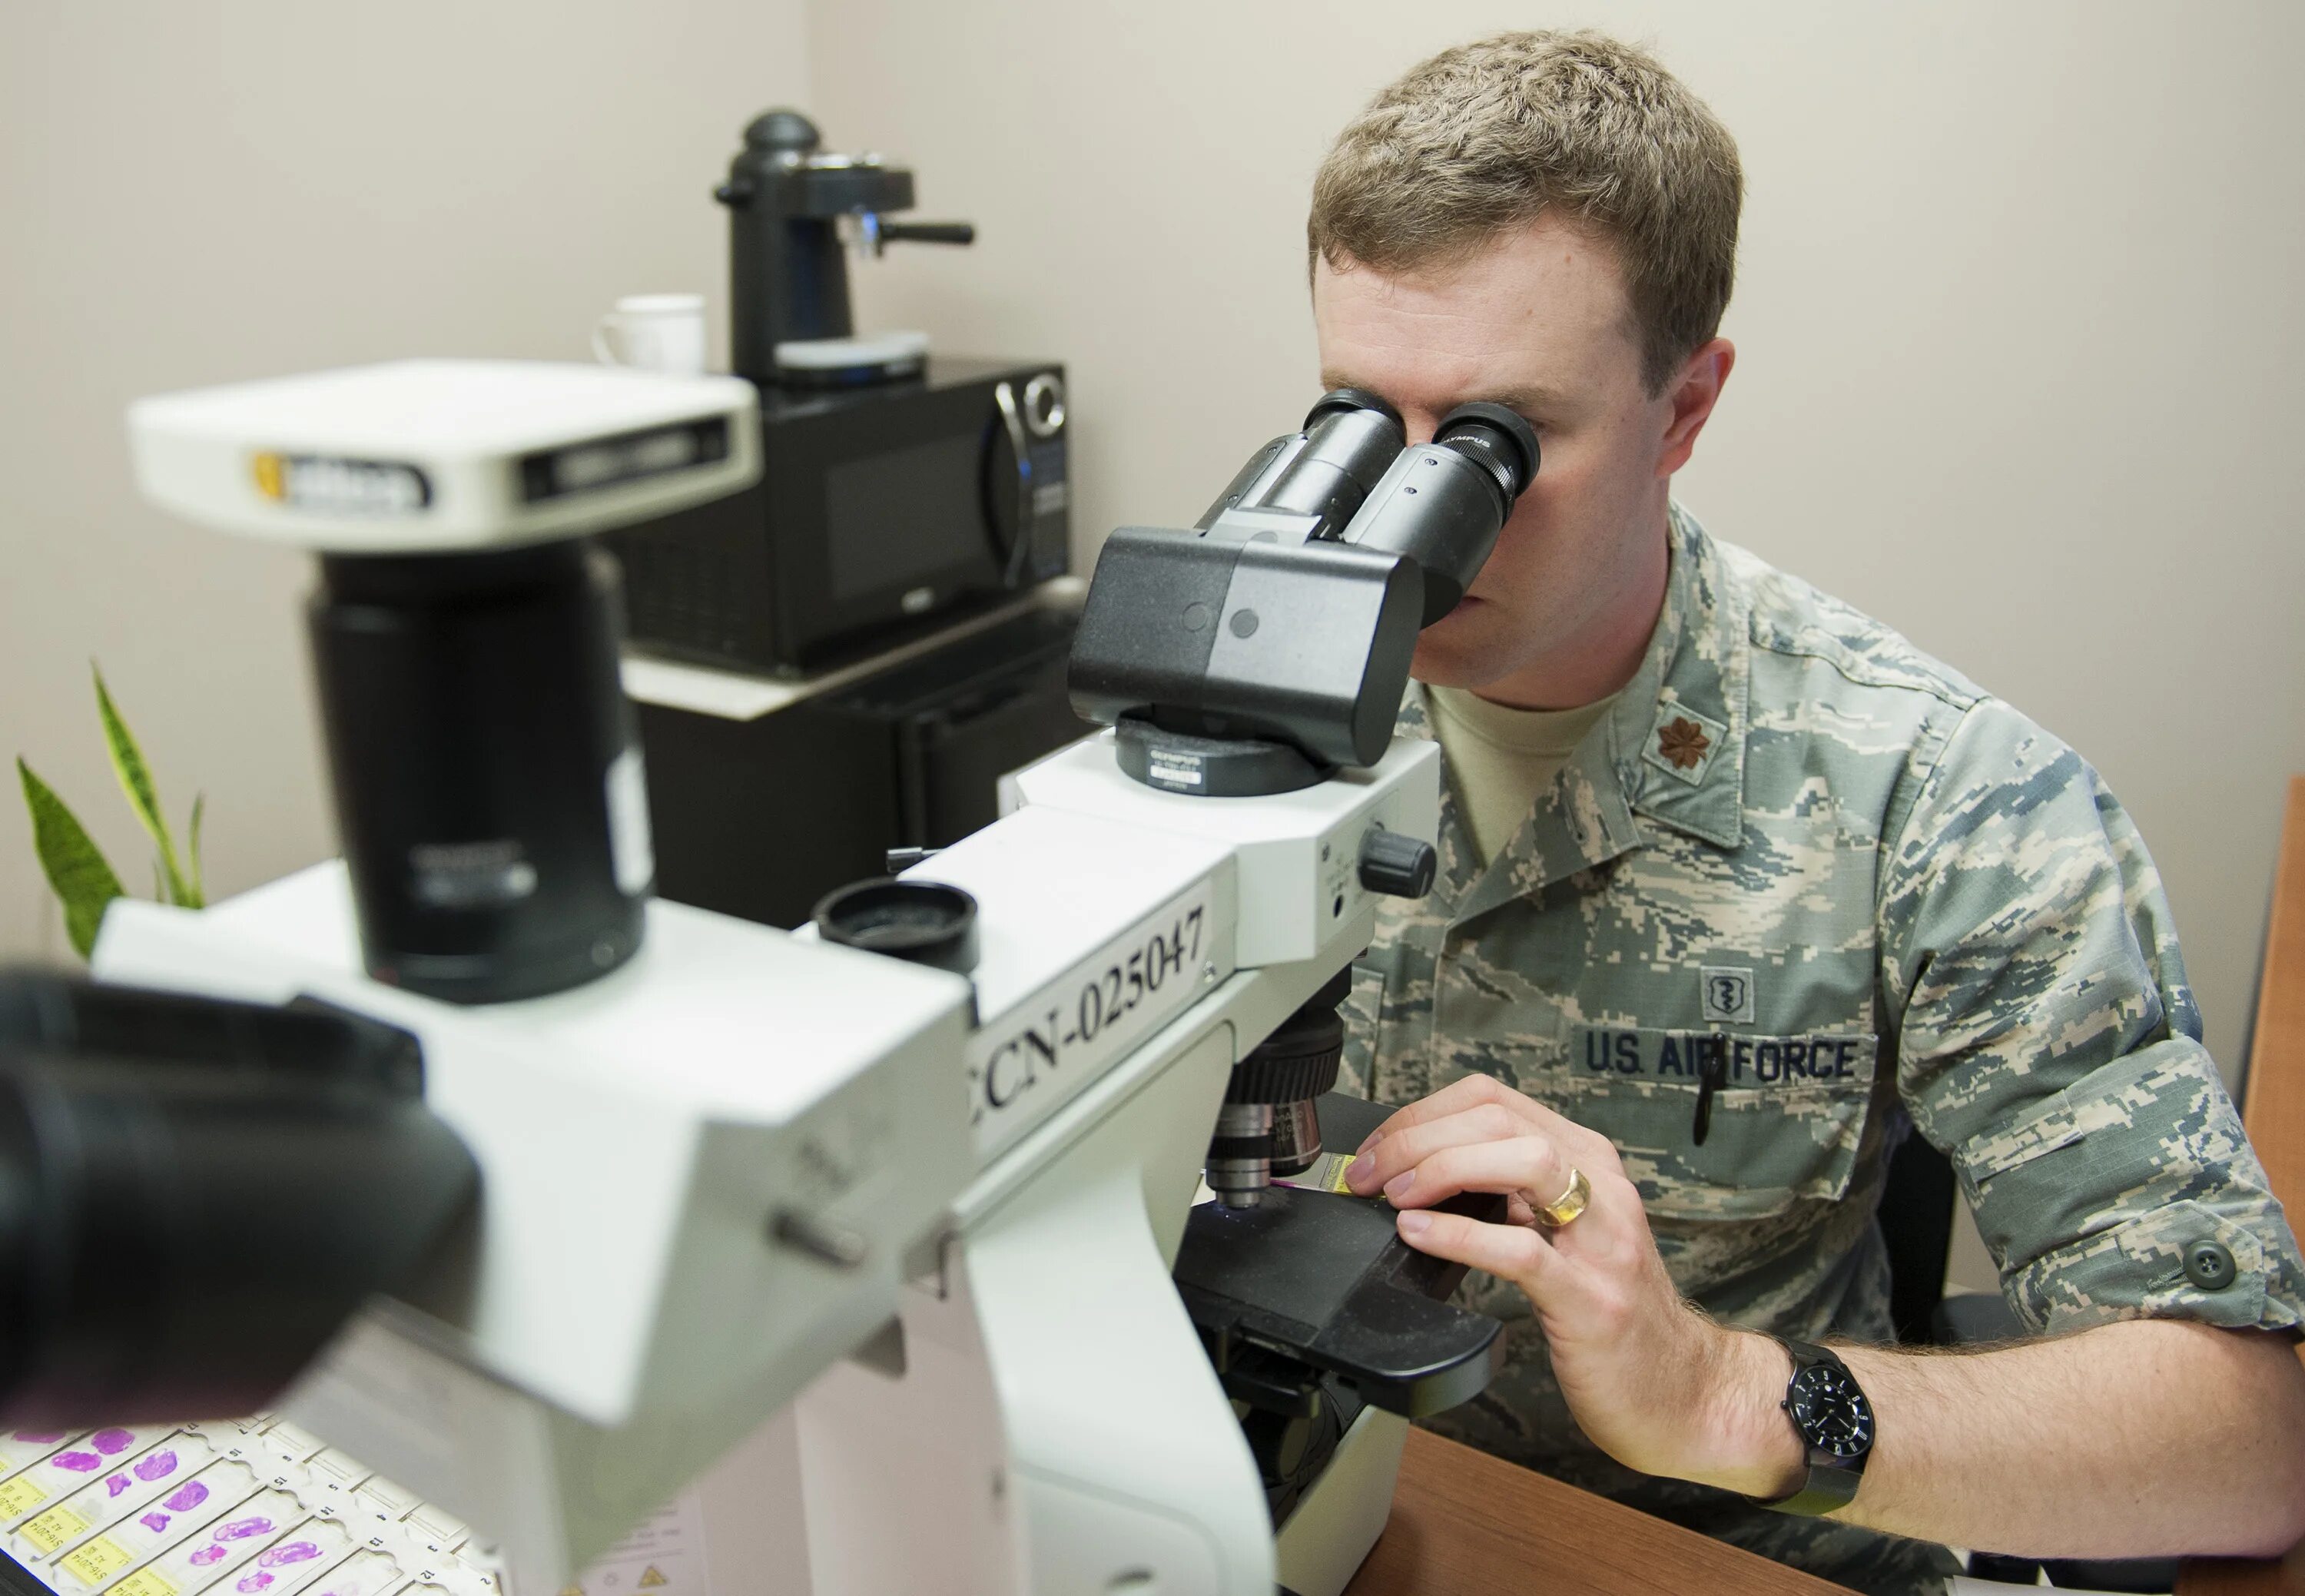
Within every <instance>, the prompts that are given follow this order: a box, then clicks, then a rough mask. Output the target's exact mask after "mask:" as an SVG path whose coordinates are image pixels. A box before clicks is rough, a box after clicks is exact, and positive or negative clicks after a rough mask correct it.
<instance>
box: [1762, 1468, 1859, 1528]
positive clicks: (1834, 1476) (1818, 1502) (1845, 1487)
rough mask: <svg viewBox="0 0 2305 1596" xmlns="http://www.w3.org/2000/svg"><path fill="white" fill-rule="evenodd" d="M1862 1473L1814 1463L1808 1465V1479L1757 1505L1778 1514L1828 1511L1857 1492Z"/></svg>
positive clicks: (1813, 1514) (1812, 1514)
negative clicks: (1793, 1488)
mask: <svg viewBox="0 0 2305 1596" xmlns="http://www.w3.org/2000/svg"><path fill="white" fill-rule="evenodd" d="M1864 1478H1865V1476H1864V1475H1862V1474H1860V1473H1858V1472H1857V1471H1856V1470H1855V1469H1841V1468H1835V1467H1833V1464H1829V1463H1813V1464H1809V1468H1808V1481H1807V1484H1805V1485H1803V1486H1802V1487H1801V1488H1800V1489H1799V1490H1797V1491H1795V1492H1793V1494H1792V1495H1790V1496H1789V1497H1771V1498H1769V1499H1768V1500H1766V1501H1763V1502H1759V1503H1758V1505H1759V1506H1763V1507H1766V1508H1769V1509H1770V1510H1772V1511H1773V1512H1777V1513H1795V1514H1799V1515H1802V1516H1803V1517H1806V1518H1815V1517H1816V1516H1817V1515H1820V1514H1824V1513H1831V1512H1832V1511H1833V1509H1834V1508H1836V1507H1846V1506H1849V1504H1850V1501H1851V1500H1852V1499H1854V1498H1855V1497H1856V1495H1857V1483H1858V1481H1860V1480H1862V1479H1864Z"/></svg>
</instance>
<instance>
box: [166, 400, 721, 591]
mask: <svg viewBox="0 0 2305 1596" xmlns="http://www.w3.org/2000/svg"><path fill="white" fill-rule="evenodd" d="M759 412H760V396H759V394H758V393H757V392H756V391H755V390H754V388H753V385H752V384H751V383H749V382H746V381H744V380H742V379H740V378H736V377H676V376H665V375H661V374H659V373H656V372H650V371H627V370H623V369H617V368H610V367H605V366H588V365H576V364H557V363H548V362H543V361H484V360H403V361H392V362H387V363H384V364H381V365H371V366H355V367H352V368H350V369H347V370H344V371H323V372H319V373H315V374H312V375H308V376H298V377H282V378H275V379H270V380H263V381H258V382H243V383H237V384H234V385H232V386H229V387H225V388H201V389H199V390H197V391H195V392H191V393H180V394H163V395H160V396H158V397H153V398H149V399H140V400H138V401H137V402H136V403H134V404H133V405H130V406H129V409H128V437H129V452H130V456H131V458H132V462H133V465H134V468H135V473H136V485H137V486H138V488H139V489H140V490H141V491H143V493H144V494H145V496H146V497H147V498H149V499H151V500H153V502H155V503H157V504H159V505H163V506H165V507H166V508H169V509H172V510H174V511H175V512H176V513H177V514H179V515H181V516H183V517H184V518H185V519H187V520H189V521H193V522H197V523H199V524H200V525H204V526H209V527H214V528H216V529H217V530H218V531H222V532H231V533H240V534H242V535H243V536H250V537H259V538H266V539H270V540H272V541H274V542H285V543H293V544H297V545H299V546H302V547H305V548H310V549H313V550H318V551H319V552H322V553H328V554H451V553H457V552H465V551H477V550H485V549H489V548H498V547H508V546H513V545H517V544H522V543H533V542H544V541H546V540H548V539H552V538H565V537H574V536H578V535H580V534H582V533H588V532H597V531H600V530H601V529H602V528H604V527H609V526H617V525H626V524H628V523H631V522H635V521H644V520H648V519H650V518H651V517H654V516H662V515H666V514H668V513H670V512H671V511H674V510H676V509H682V508H686V507H687V506H689V505H692V504H699V503H702V502H703V501H704V500H706V499H717V498H719V497H720V496H721V495H723V494H726V493H733V492H735V491H737V490H739V489H741V488H743V487H744V486H745V485H747V484H748V483H750V482H752V481H753V479H754V478H756V477H757V476H759V474H760V454H761V443H760V429H759V426H758V424H757V417H758V415H759Z"/></svg>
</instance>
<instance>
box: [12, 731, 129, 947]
mask: <svg viewBox="0 0 2305 1596" xmlns="http://www.w3.org/2000/svg"><path fill="white" fill-rule="evenodd" d="M16 774H17V776H18V777H19V779H21V781H22V782H23V787H24V807H26V808H27V809H30V811H31V812H32V848H33V849H34V851H36V852H37V853H38V855H39V856H40V868H41V870H42V871H43V872H44V873H46V875H47V878H48V884H49V885H50V886H51V887H54V888H55V893H56V898H57V900H59V901H60V902H62V903H63V904H64V930H65V933H66V934H67V935H70V936H71V938H72V947H73V948H74V949H75V950H77V951H78V952H79V953H80V956H81V958H83V959H85V958H87V957H88V956H89V953H90V952H92V951H93V950H94V949H95V947H96V931H97V927H98V926H100V925H102V924H103V923H104V910H105V906H106V905H107V904H109V903H110V902H111V901H112V900H114V899H115V898H124V897H126V896H127V895H128V894H127V893H126V892H123V891H122V890H121V886H120V877H119V876H117V875H114V874H113V871H112V866H111V865H110V864H109V863H108V862H106V859H105V857H104V852H103V850H102V849H99V848H98V847H97V845H96V843H95V842H94V841H93V840H91V839H90V838H89V834H88V832H87V829H86V828H85V827H83V826H82V825H81V823H80V821H79V819H78V817H77V816H75V815H73V814H72V811H71V810H70V809H69V808H67V807H65V806H64V799H62V798H58V797H57V796H56V795H55V792H54V791H53V790H52V789H50V788H49V786H48V784H47V782H46V781H41V780H40V779H39V777H38V776H36V775H34V774H33V773H32V767H31V766H30V765H29V764H25V763H24V762H23V760H21V758H20V759H18V760H17V761H16Z"/></svg>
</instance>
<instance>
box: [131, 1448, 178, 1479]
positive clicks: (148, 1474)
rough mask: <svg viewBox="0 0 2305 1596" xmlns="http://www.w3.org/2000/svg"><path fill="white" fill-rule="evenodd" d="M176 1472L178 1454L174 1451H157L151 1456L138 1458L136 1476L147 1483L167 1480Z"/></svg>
mask: <svg viewBox="0 0 2305 1596" xmlns="http://www.w3.org/2000/svg"><path fill="white" fill-rule="evenodd" d="M174 1472H176V1455H175V1454H174V1453H173V1452H155V1453H153V1454H152V1455H151V1456H149V1457H140V1458H138V1459H137V1460H136V1477H137V1478H138V1479H139V1480H141V1481H144V1483H145V1484H147V1485H149V1484H151V1483H152V1481H155V1480H166V1478H167V1477H168V1476H169V1475H171V1474H173V1473H174Z"/></svg>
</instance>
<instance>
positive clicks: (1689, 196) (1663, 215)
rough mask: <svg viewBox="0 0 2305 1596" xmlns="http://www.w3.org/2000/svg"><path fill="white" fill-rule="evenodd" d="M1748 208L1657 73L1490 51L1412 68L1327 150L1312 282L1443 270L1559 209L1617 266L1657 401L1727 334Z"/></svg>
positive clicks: (1534, 46) (1598, 38)
mask: <svg viewBox="0 0 2305 1596" xmlns="http://www.w3.org/2000/svg"><path fill="white" fill-rule="evenodd" d="M1743 198H1744V175H1743V173H1742V170H1741V169H1740V168H1739V165H1738V162H1737V144H1736V141H1734V140H1733V139H1731V137H1730V136H1729V132H1728V130H1727V129H1726V128H1724V127H1722V125H1721V124H1720V122H1719V121H1718V120H1717V119H1716V118H1715V117H1714V115H1713V113H1712V112H1711V111H1709V110H1707V109H1706V108H1705V104H1704V102H1703V101H1701V100H1699V99H1698V98H1697V97H1696V96H1695V95H1693V94H1691V93H1690V92H1689V91H1688V90H1687V89H1686V88H1684V87H1683V86H1682V85H1681V83H1680V81H1679V80H1678V79H1676V78H1674V77H1673V76H1672V74H1671V73H1668V72H1666V71H1665V70H1664V68H1663V67H1662V66H1660V65H1659V64H1657V63H1656V61H1655V60H1654V58H1653V57H1651V56H1650V55H1647V54H1646V53H1645V52H1643V51H1640V50H1637V49H1635V48H1633V47H1631V46H1629V45H1626V44H1620V43H1619V42H1618V41H1617V40H1615V39H1612V38H1606V37H1605V36H1603V35H1602V34H1598V33H1591V32H1578V33H1557V32H1544V33H1500V34H1497V35H1496V36H1495V37H1493V38H1484V39H1479V40H1476V41H1475V42H1474V43H1472V44H1467V45H1459V46H1458V47H1456V48H1454V49H1450V50H1443V51H1442V52H1441V54H1439V55H1435V56H1433V58H1432V59H1431V60H1429V61H1425V62H1422V63H1420V64H1417V65H1416V66H1414V67H1412V68H1410V69H1409V71H1408V73H1407V74H1406V75H1404V76H1403V77H1401V78H1400V79H1399V81H1396V82H1395V83H1393V84H1392V85H1391V87H1390V88H1387V89H1385V90H1382V92H1381V93H1379V94H1378V95H1377V97H1376V98H1374V100H1372V101H1370V102H1369V105H1368V107H1367V108H1366V109H1365V110H1364V111H1362V112H1361V114H1360V115H1358V116H1357V117H1355V118H1354V119H1353V120H1352V122H1351V123H1350V124H1348V125H1347V126H1346V128H1345V130H1344V132H1341V133H1340V134H1338V135H1337V141H1336V143H1335V144H1334V145H1333V146H1331V149H1330V150H1329V153H1328V156H1327V158H1325V159H1324V160H1323V161H1322V163H1321V170H1320V173H1319V175H1317V176H1316V177H1315V178H1314V182H1313V210H1312V216H1311V218H1310V220H1309V221H1308V223H1307V224H1306V240H1307V244H1308V248H1309V253H1308V256H1307V265H1308V267H1314V268H1317V265H1318V263H1319V262H1321V261H1323V260H1326V261H1327V262H1328V263H1329V265H1330V266H1331V268H1334V269H1348V268H1350V267H1352V266H1356V265H1358V266H1367V267H1373V268H1374V269H1377V270H1379V271H1383V272H1402V271H1413V270H1420V269H1428V268H1433V267H1447V266H1449V265H1451V264H1455V263H1457V262H1459V261H1461V260H1465V259H1467V258H1469V257H1470V256H1472V255H1473V254H1475V253H1476V252H1478V251H1479V250H1480V249H1481V248H1482V247H1483V246H1484V245H1485V244H1487V243H1489V242H1490V241H1491V240H1493V239H1494V238H1495V237H1496V236H1497V235H1500V234H1502V233H1505V232H1508V231H1510V230H1512V229H1515V228H1518V227H1524V226H1527V225H1528V224H1530V223H1531V222H1534V221H1535V219H1536V218H1537V217H1538V216H1539V215H1540V214H1541V213H1543V212H1544V211H1547V210H1551V209H1556V208H1557V209H1559V210H1560V211H1561V213H1563V214H1564V215H1565V216H1566V217H1568V218H1573V219H1574V221H1575V222H1576V224H1577V225H1578V226H1580V227H1582V228H1584V229H1586V230H1588V231H1590V232H1591V233H1592V234H1594V235H1596V236H1598V237H1600V238H1602V239H1603V240H1605V241H1606V242H1607V243H1609V244H1610V245H1611V246H1612V248H1613V249H1614V251H1615V252H1616V254H1617V258H1618V263H1619V266H1620V269H1621V270H1622V271H1623V273H1624V279H1625V288H1626V291H1627V295H1628V297H1629V299H1630V301H1631V303H1632V312H1633V320H1634V321H1635V323H1636V325H1637V334H1638V339H1639V343H1640V347H1641V374H1642V377H1643V379H1644V380H1645V381H1646V383H1647V385H1648V388H1649V391H1650V393H1652V394H1655V393H1659V392H1662V391H1663V388H1664V385H1665V383H1666V382H1667V381H1668V380H1670V379H1671V376H1672V374H1673V373H1674V372H1675V371H1678V370H1679V369H1680V364H1681V363H1682V362H1683V361H1685V360H1687V359H1688V356H1689V355H1690V354H1692V353H1694V352H1695V351H1696V350H1697V347H1698V346H1700V345H1702V344H1704V343H1705V341H1706V340H1708V339H1710V338H1711V337H1713V336H1714V333H1716V332H1718V331H1719V330H1720V327H1721V315H1722V312H1723V311H1725V310H1726V309H1727V308H1728V305H1729V291H1730V288H1731V286H1732V285H1733V283H1734V282H1735V279H1736V269H1737V215H1738V211H1739V208H1740V206H1741V205H1742V202H1743Z"/></svg>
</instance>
